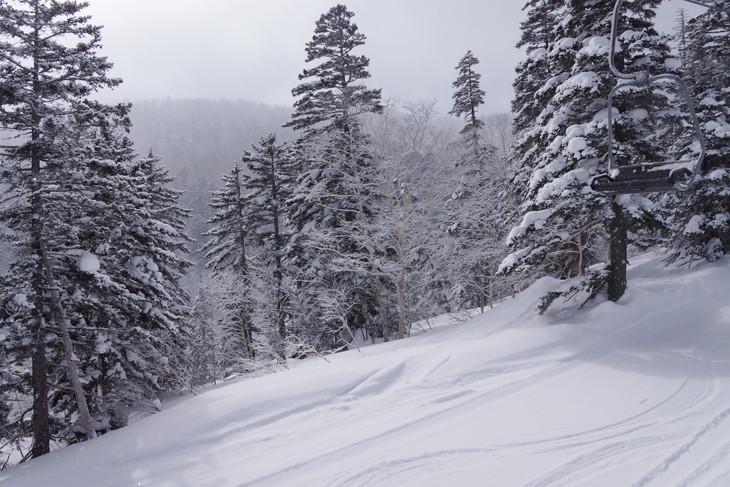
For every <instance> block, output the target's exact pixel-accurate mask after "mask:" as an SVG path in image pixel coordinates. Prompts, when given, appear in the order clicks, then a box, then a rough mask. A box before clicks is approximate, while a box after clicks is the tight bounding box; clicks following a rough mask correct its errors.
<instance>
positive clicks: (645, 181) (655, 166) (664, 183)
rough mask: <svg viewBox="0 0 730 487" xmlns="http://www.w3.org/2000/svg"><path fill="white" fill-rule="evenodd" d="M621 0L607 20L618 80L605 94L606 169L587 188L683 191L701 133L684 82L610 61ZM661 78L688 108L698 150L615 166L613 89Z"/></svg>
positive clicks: (695, 168) (698, 161)
mask: <svg viewBox="0 0 730 487" xmlns="http://www.w3.org/2000/svg"><path fill="white" fill-rule="evenodd" d="M693 3H694V2H693ZM622 4H623V0H616V4H615V6H614V10H613V19H612V21H611V49H610V53H609V66H610V68H611V71H612V72H613V74H614V75H615V76H616V78H617V79H618V80H619V82H618V84H617V85H616V86H614V88H613V89H612V90H611V92H610V93H609V95H608V118H607V122H608V136H607V138H608V171H607V173H606V174H601V175H598V176H596V177H594V178H593V180H592V181H591V189H593V190H594V191H597V192H600V193H603V194H606V195H618V194H631V193H657V192H667V191H674V190H679V191H686V190H688V189H689V188H690V187H691V186H692V184H693V183H694V181H695V179H696V177H697V174H699V172H700V167H701V166H702V160H703V159H704V157H705V141H704V137H703V136H702V130H701V129H700V124H699V121H698V120H697V115H696V114H695V110H694V105H693V103H692V98H691V96H690V93H689V89H688V88H687V85H686V84H685V83H684V81H682V79H681V78H680V77H679V76H676V75H673V74H660V75H656V76H648V75H647V74H646V73H633V74H629V73H622V72H620V71H619V70H618V69H617V68H616V65H615V64H614V57H615V53H616V38H617V31H618V21H619V14H620V11H621V5H622ZM662 80H669V81H671V82H673V83H675V84H676V85H677V86H678V87H679V92H680V94H681V96H682V98H683V99H684V102H685V103H686V105H687V107H688V109H689V115H690V119H691V120H692V125H693V129H694V133H695V136H696V138H697V140H698V141H699V146H700V151H699V153H698V154H697V156H696V157H695V158H694V160H691V161H663V162H655V163H642V164H628V165H622V166H619V165H618V164H617V162H616V158H615V157H614V153H613V152H614V151H613V148H614V135H613V106H614V103H613V99H614V97H615V96H616V93H618V91H620V90H621V89H623V88H626V87H628V86H648V85H651V84H656V83H657V82H659V81H662Z"/></svg>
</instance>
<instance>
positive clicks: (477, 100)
mask: <svg viewBox="0 0 730 487" xmlns="http://www.w3.org/2000/svg"><path fill="white" fill-rule="evenodd" d="M477 64H479V59H477V57H476V56H474V54H473V53H472V52H471V50H468V51H467V52H466V54H464V56H463V57H462V58H461V59H460V60H459V64H458V65H457V66H456V70H457V71H458V72H459V75H458V76H457V77H456V81H454V83H453V84H452V86H453V87H454V93H453V95H452V96H451V97H452V98H453V100H454V106H453V107H452V108H451V110H450V111H449V115H454V116H456V117H460V116H462V115H464V119H465V121H466V124H465V125H464V128H463V129H462V133H464V134H465V133H467V132H473V133H476V132H477V130H478V129H479V128H480V127H482V126H484V122H483V121H482V120H481V119H480V118H479V117H477V111H478V110H479V107H480V106H481V105H483V104H484V95H485V92H484V90H482V89H481V87H480V86H479V80H480V79H481V77H482V75H481V74H480V73H477V72H476V71H475V70H474V67H475V66H476V65H477Z"/></svg>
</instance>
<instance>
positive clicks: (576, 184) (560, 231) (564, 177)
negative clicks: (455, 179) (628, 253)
mask: <svg viewBox="0 0 730 487" xmlns="http://www.w3.org/2000/svg"><path fill="white" fill-rule="evenodd" d="M590 4H591V5H590V8H586V5H585V2H580V1H573V0H570V1H568V2H566V3H565V10H564V18H563V19H562V21H561V22H560V24H559V25H558V27H557V29H556V34H555V39H554V40H553V41H552V43H551V44H550V45H549V47H548V49H547V52H545V53H544V54H545V55H546V56H547V58H546V62H547V66H548V71H549V73H550V77H549V78H548V80H547V82H546V84H545V86H544V87H543V88H540V89H538V91H537V95H538V96H543V95H545V96H546V95H548V94H549V98H547V100H546V103H545V104H544V106H543V107H542V111H541V112H540V115H539V116H538V117H537V120H536V123H535V125H534V127H533V128H528V129H523V132H522V135H521V137H520V140H519V141H518V142H517V145H516V147H517V150H516V154H517V155H518V157H520V158H521V172H520V173H518V176H517V180H518V182H521V183H522V184H524V188H525V189H524V194H525V197H526V198H525V202H524V203H523V205H522V211H523V213H524V216H523V218H522V221H521V223H520V224H519V225H518V226H516V227H515V228H513V229H512V231H511V232H510V235H509V237H508V243H509V244H510V245H511V246H513V247H516V248H517V249H518V250H517V251H515V252H513V253H512V254H510V255H509V256H508V257H507V258H506V259H505V260H504V261H503V263H502V266H501V269H502V271H503V272H504V271H510V270H517V269H522V270H525V269H528V268H531V267H534V266H540V267H541V268H542V269H543V272H546V273H548V274H551V275H554V276H556V277H562V278H566V277H573V276H578V275H583V274H584V273H585V272H586V270H587V269H588V268H589V266H591V264H593V263H595V262H597V261H598V256H597V253H596V252H597V250H600V248H601V244H602V242H601V241H603V240H605V238H606V232H605V230H606V224H607V223H608V224H609V225H608V227H609V228H611V229H613V228H625V226H622V225H616V224H617V223H621V222H623V221H624V218H625V213H624V210H623V208H631V209H632V210H631V212H630V214H629V216H630V218H631V219H632V221H633V222H634V223H635V224H639V223H645V222H647V221H649V220H651V219H652V218H653V216H655V213H654V212H653V211H652V210H654V209H655V205H654V203H652V202H651V200H649V199H648V198H646V197H644V196H630V197H623V198H620V199H617V200H613V199H609V198H606V197H605V196H602V195H600V194H596V193H594V192H592V191H591V190H590V188H589V186H588V185H589V182H590V178H591V177H592V176H593V175H596V174H598V173H599V172H601V171H602V170H604V169H603V168H604V164H605V160H606V153H607V147H606V140H607V139H606V113H607V111H606V108H607V103H606V96H607V94H608V91H609V90H610V88H611V87H612V86H613V84H614V83H615V79H614V77H613V75H612V74H611V73H610V72H609V69H608V51H609V40H608V36H609V32H610V19H611V13H612V10H613V4H610V3H607V2H597V1H595V2H594V1H592V2H590ZM657 4H658V2H657V1H653V0H652V1H649V2H638V1H631V2H625V4H624V9H623V13H622V15H621V28H620V30H619V46H620V49H619V52H620V54H619V55H618V56H617V57H618V58H619V59H617V64H618V65H619V66H621V67H622V68H623V69H624V71H635V70H646V71H648V72H650V73H652V74H656V73H661V72H667V71H668V68H667V65H666V64H665V60H666V58H667V57H668V52H669V49H668V46H667V41H666V39H665V38H663V37H661V36H658V35H657V33H656V31H655V30H654V27H653V18H654V16H655V12H654V9H655V8H656V6H657ZM534 52H537V51H533V53H534ZM670 100H671V98H670V97H669V95H667V94H666V91H665V90H657V89H652V87H644V88H640V89H637V90H629V91H628V92H627V93H625V94H623V95H621V96H619V98H618V99H617V103H616V106H617V107H618V109H619V111H620V112H619V113H618V114H617V115H616V117H615V123H616V125H617V127H615V130H616V133H617V134H620V135H621V137H620V143H619V148H618V151H622V152H621V153H620V154H619V155H618V156H617V158H618V159H619V160H621V161H624V160H625V157H626V156H627V155H628V154H629V153H630V152H631V151H630V150H628V147H630V146H631V145H632V144H633V145H634V146H636V147H639V148H640V149H641V150H642V157H643V158H644V159H645V160H647V159H652V158H653V159H654V160H655V161H661V160H663V157H664V156H665V154H664V153H663V152H662V151H663V147H661V144H650V143H644V142H651V141H653V140H654V139H655V137H653V134H652V133H651V131H652V130H653V129H654V127H653V126H651V125H649V126H647V127H642V126H641V124H640V123H638V118H639V117H638V114H639V112H641V113H644V112H646V113H651V112H652V111H655V110H657V109H661V108H664V107H666V105H667V104H668V103H670ZM657 111H658V110H657ZM527 138H529V139H531V141H530V144H529V145H528V144H525V141H526V140H527ZM617 138H618V137H617ZM633 162H640V161H638V160H636V161H633ZM525 176H529V177H527V178H525ZM616 235H618V234H616ZM619 240H621V239H620V238H613V241H614V242H618V241H619ZM617 248H619V249H620V246H619V247H617ZM624 249H625V247H624ZM619 253H620V252H619ZM613 255H614V258H613V259H612V261H613V262H614V264H615V265H616V267H615V268H614V271H615V272H611V273H610V274H612V275H614V276H616V275H618V274H620V271H621V268H623V269H625V253H624V254H623V260H622V258H620V257H618V258H617V257H616V255H617V254H613ZM608 274H609V272H608V271H606V270H605V269H594V270H593V271H592V273H591V276H590V279H587V280H584V281H583V284H581V286H585V288H586V289H587V291H588V292H589V294H590V295H593V294H594V293H596V292H597V291H598V289H599V288H601V287H602V286H603V284H604V283H605V281H606V278H607V275H608ZM619 295H620V293H619ZM554 297H555V296H552V298H551V299H553V298H554ZM614 298H616V299H617V297H616V296H615V295H614ZM551 299H548V300H547V301H546V303H545V304H548V303H549V302H550V301H551Z"/></svg>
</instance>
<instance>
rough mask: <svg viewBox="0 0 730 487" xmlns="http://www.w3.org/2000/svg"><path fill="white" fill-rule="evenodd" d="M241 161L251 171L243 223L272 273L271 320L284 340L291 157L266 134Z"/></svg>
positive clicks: (272, 137)
mask: <svg viewBox="0 0 730 487" xmlns="http://www.w3.org/2000/svg"><path fill="white" fill-rule="evenodd" d="M243 161H244V162H245V163H246V165H247V167H248V170H249V172H250V174H251V177H250V178H249V179H248V181H247V183H246V186H247V189H248V191H249V192H248V194H247V196H246V208H247V215H248V221H247V224H248V227H249V229H250V234H251V239H252V241H253V243H254V244H257V245H259V246H261V247H262V249H263V261H264V266H265V267H266V268H267V270H270V272H271V274H272V276H273V284H274V287H275V290H274V291H273V294H271V296H272V298H273V301H274V302H273V309H272V310H271V313H273V315H272V316H271V319H272V320H273V324H274V326H275V329H276V332H277V333H278V334H279V340H284V339H285V338H286V318H287V313H288V310H287V308H288V304H287V293H286V292H285V288H284V277H285V275H284V274H285V272H284V264H283V262H284V258H285V252H286V245H287V242H288V237H289V231H288V228H287V227H286V225H285V217H286V209H287V208H286V206H285V202H286V201H287V200H288V198H289V196H290V195H291V190H292V183H293V181H292V177H293V174H292V172H293V171H292V167H291V166H292V163H291V158H290V157H289V153H288V151H287V148H286V146H285V145H284V144H277V141H276V135H275V134H269V135H267V136H266V137H262V138H261V140H260V141H259V143H258V145H254V146H253V147H252V150H251V152H246V153H245V154H244V156H243ZM267 294H268V293H267Z"/></svg>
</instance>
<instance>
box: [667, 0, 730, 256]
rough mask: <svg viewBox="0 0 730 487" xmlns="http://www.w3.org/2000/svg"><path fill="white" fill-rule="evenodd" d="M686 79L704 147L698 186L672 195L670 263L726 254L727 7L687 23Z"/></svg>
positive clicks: (716, 5)
mask: <svg viewBox="0 0 730 487" xmlns="http://www.w3.org/2000/svg"><path fill="white" fill-rule="evenodd" d="M685 34H686V36H685V39H686V45H685V49H684V51H683V58H684V60H685V67H684V73H683V75H684V76H683V77H684V78H685V79H686V81H687V83H688V85H689V87H690V90H691V92H692V97H693V98H694V102H695V105H696V111H697V117H698V118H699V120H700V125H701V127H702V130H703V134H704V137H705V142H706V150H707V152H706V156H705V160H704V162H703V167H702V173H701V174H700V177H699V178H698V179H697V182H696V185H695V186H694V187H693V188H692V189H691V190H690V191H688V192H687V194H686V195H685V194H681V195H675V196H674V197H673V198H672V201H671V205H672V206H675V207H676V208H677V211H676V218H675V222H674V231H675V233H674V234H675V239H674V250H673V252H672V254H671V257H670V258H671V259H673V260H679V261H684V262H691V261H692V260H693V259H707V260H715V259H717V258H718V257H719V256H721V255H723V254H727V253H730V169H729V168H728V161H730V2H729V1H728V0H714V1H713V2H710V6H709V8H708V9H707V11H705V12H703V13H702V14H701V15H699V16H697V17H695V18H693V19H690V20H689V21H688V22H687V24H686V33H685Z"/></svg>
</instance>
